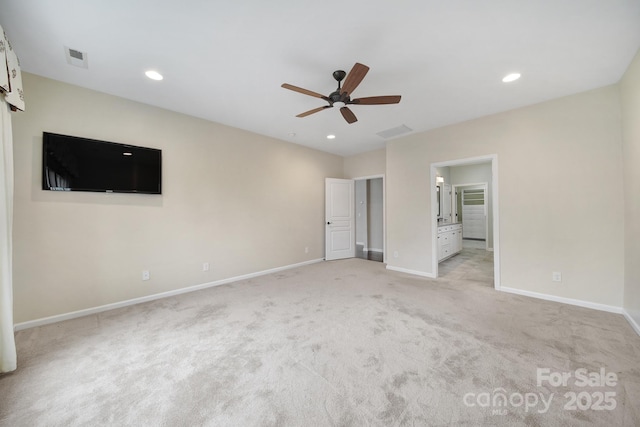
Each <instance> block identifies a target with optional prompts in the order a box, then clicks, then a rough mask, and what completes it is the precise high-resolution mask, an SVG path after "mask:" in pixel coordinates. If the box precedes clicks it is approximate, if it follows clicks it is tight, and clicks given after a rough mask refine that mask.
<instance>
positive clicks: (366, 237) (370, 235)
mask: <svg viewBox="0 0 640 427" xmlns="http://www.w3.org/2000/svg"><path fill="white" fill-rule="evenodd" d="M355 204H356V206H355V225H356V231H355V235H356V257H357V258H362V259H367V260H370V261H378V262H384V260H385V256H384V248H385V233H384V178H383V177H381V176H376V177H366V178H356V180H355Z"/></svg>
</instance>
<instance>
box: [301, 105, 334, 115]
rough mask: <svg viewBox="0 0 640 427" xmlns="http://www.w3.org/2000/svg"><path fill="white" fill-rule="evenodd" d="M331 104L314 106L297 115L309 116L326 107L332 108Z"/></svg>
mask: <svg viewBox="0 0 640 427" xmlns="http://www.w3.org/2000/svg"><path fill="white" fill-rule="evenodd" d="M331 107H332V106H331V105H325V106H323V107H318V108H314V109H313V110H309V111H305V112H304V113H300V114H298V115H297V116H296V117H307V116H309V115H311V114H313V113H317V112H318V111H322V110H324V109H326V108H331Z"/></svg>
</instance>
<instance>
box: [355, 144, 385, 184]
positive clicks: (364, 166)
mask: <svg viewBox="0 0 640 427" xmlns="http://www.w3.org/2000/svg"><path fill="white" fill-rule="evenodd" d="M385 151H386V150H385V149H384V148H383V149H382V150H375V151H369V152H368V153H362V154H357V155H355V156H349V157H345V158H344V177H345V178H363V177H366V176H375V175H384V173H385V170H386V160H387V159H386V154H385Z"/></svg>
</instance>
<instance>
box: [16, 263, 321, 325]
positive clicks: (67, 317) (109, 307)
mask: <svg viewBox="0 0 640 427" xmlns="http://www.w3.org/2000/svg"><path fill="white" fill-rule="evenodd" d="M322 261H324V260H323V259H314V260H310V261H304V262H300V263H297V264H291V265H286V266H283V267H276V268H272V269H269V270H263V271H258V272H256V273H249V274H244V275H242V276H236V277H229V278H227V279H221V280H216V281H214V282H208V283H203V284H200V285H194V286H189V287H186V288H181V289H175V290H173V291H167V292H161V293H159V294H153V295H147V296H144V297H139V298H133V299H130V300H126V301H120V302H115V303H112V304H105V305H101V306H98V307H91V308H86V309H83V310H78V311H72V312H70V313H63V314H57V315H55V316H49V317H43V318H40V319H35V320H29V321H27V322H22V323H16V324H15V325H14V327H13V329H14V331H21V330H23V329H29V328H35V327H37V326H42V325H48V324H51V323H57V322H62V321H64V320H70V319H76V318H78V317H83V316H88V315H91V314H96V313H101V312H103V311H108V310H113V309H116V308H122V307H127V306H130V305H135V304H140V303H143V302H149V301H154V300H158V299H162V298H168V297H172V296H175V295H180V294H186V293H189V292H195V291H199V290H202V289H207V288H212V287H214V286H220V285H226V284H227V283H232V282H237V281H239V280H245V279H252V278H254V277H259V276H264V275H266V274H272V273H277V272H279V271H283V270H290V269H292V268H297V267H302V266H305V265H310V264H315V263H318V262H322Z"/></svg>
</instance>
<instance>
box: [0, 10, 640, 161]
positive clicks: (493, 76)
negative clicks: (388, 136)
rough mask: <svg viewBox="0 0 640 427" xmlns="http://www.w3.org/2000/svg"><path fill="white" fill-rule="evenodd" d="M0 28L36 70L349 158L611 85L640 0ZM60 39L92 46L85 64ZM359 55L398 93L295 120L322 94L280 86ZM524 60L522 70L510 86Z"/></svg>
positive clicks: (238, 13) (4, 21)
mask: <svg viewBox="0 0 640 427" xmlns="http://www.w3.org/2000/svg"><path fill="white" fill-rule="evenodd" d="M0 24H1V25H2V26H3V27H4V29H5V31H6V32H7V35H8V37H9V39H10V40H11V41H12V44H13V46H14V48H15V50H16V51H17V53H18V56H19V57H20V60H21V64H22V68H23V70H25V71H28V72H30V73H34V74H38V75H41V76H45V77H49V78H52V79H56V80H60V81H63V82H68V83H72V84H75V85H79V86H83V87H87V88H91V89H95V90H98V91H101V92H106V93H110V94H113V95H118V96H121V97H124V98H128V99H132V100H136V101H140V102H143V103H146V104H151V105H156V106H159V107H163V108H166V109H169V110H173V111H178V112H181V113H185V114H189V115H192V116H196V117H201V118H204V119H207V120H211V121H215V122H219V123H223V124H226V125H230V126H234V127H238V128H241V129H245V130H248V131H252V132H256V133H259V134H263V135H268V136H271V137H274V138H278V139H282V140H286V141H290V142H294V143H297V144H302V145H306V146H309V147H313V148H317V149H319V150H323V151H328V152H332V153H336V154H340V155H351V154H355V153H360V152H365V151H370V150H374V149H378V148H382V147H384V143H385V140H384V139H383V138H381V137H379V136H377V135H376V133H378V132H381V131H384V130H387V129H390V128H395V127H397V126H400V125H406V126H408V127H409V128H411V129H413V131H414V132H420V131H425V130H427V129H433V128H436V127H440V126H443V125H447V124H451V123H457V122H461V121H464V120H468V119H473V118H476V117H480V116H485V115H488V114H492V113H496V112H500V111H505V110H509V109H513V108H516V107H521V106H525V105H530V104H534V103H537V102H541V101H544V100H548V99H552V98H557V97H560V96H564V95H569V94H572V93H577V92H582V91H585V90H589V89H593V88H597V87H601V86H605V85H608V84H612V83H616V82H617V81H618V80H619V79H620V77H621V76H622V74H623V73H624V71H625V69H626V68H627V66H628V65H629V63H630V61H631V59H632V58H633V56H634V54H635V53H636V51H637V50H638V47H639V46H640V1H639V0H483V1H479V0H447V1H443V0H396V1H389V0H341V1H337V0H323V1H309V0H272V1H265V0H235V1H232V0H227V1H223V0H210V1H205V0H200V1H197V0H182V1H175V0H171V1H166V0H135V1H131V0H103V1H81V0H28V1H18V0H0ZM64 46H68V47H71V48H73V49H76V50H80V51H83V52H86V53H87V54H88V64H89V67H88V69H83V68H78V67H74V66H72V65H69V64H68V63H67V62H66V59H65V52H64ZM355 62H361V63H363V64H366V65H368V66H369V67H371V70H370V71H369V74H368V75H367V76H366V78H365V79H364V81H363V82H362V83H361V84H360V86H359V87H358V88H357V89H356V90H355V91H354V93H353V97H354V98H356V97H365V96H377V95H402V101H401V102H400V104H398V105H383V106H365V105H355V106H352V107H351V109H352V111H353V112H354V113H355V114H356V116H357V117H358V122H356V123H354V124H351V125H349V124H347V123H346V122H345V121H344V119H343V118H342V116H341V114H340V112H339V111H338V110H337V109H336V108H334V109H328V110H324V111H321V112H319V113H317V114H314V115H311V116H308V117H306V118H296V117H295V115H296V114H298V113H301V112H303V111H306V110H310V109H312V108H315V107H319V106H322V105H324V101H322V100H321V99H318V98H313V97H310V96H305V95H302V94H299V93H296V92H292V91H289V90H285V89H282V88H281V87H280V85H281V84H282V83H285V82H286V83H290V84H293V85H295V86H301V87H304V88H306V89H310V90H312V91H315V92H320V93H323V94H326V95H328V94H329V93H330V92H332V91H334V90H335V89H336V87H337V84H336V82H335V80H333V77H332V75H331V74H332V72H333V71H335V70H337V69H344V70H345V71H349V70H350V69H351V67H352V66H353V64H354V63H355ZM147 69H155V70H158V71H159V72H161V73H162V74H163V75H164V77H165V78H164V80H163V81H161V82H155V81H151V80H149V79H147V78H146V77H145V76H144V71H145V70H147ZM513 71H517V72H520V73H522V79H520V80H519V81H517V82H514V83H510V84H504V83H502V82H501V78H502V77H503V76H504V75H505V74H507V73H509V72H513ZM25 96H26V99H27V108H28V101H29V92H28V88H26V94H25ZM329 133H333V134H335V135H336V136H337V137H336V139H334V140H332V141H329V140H327V139H326V138H325V137H326V135H327V134H329ZM291 134H295V136H292V135H291Z"/></svg>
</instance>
